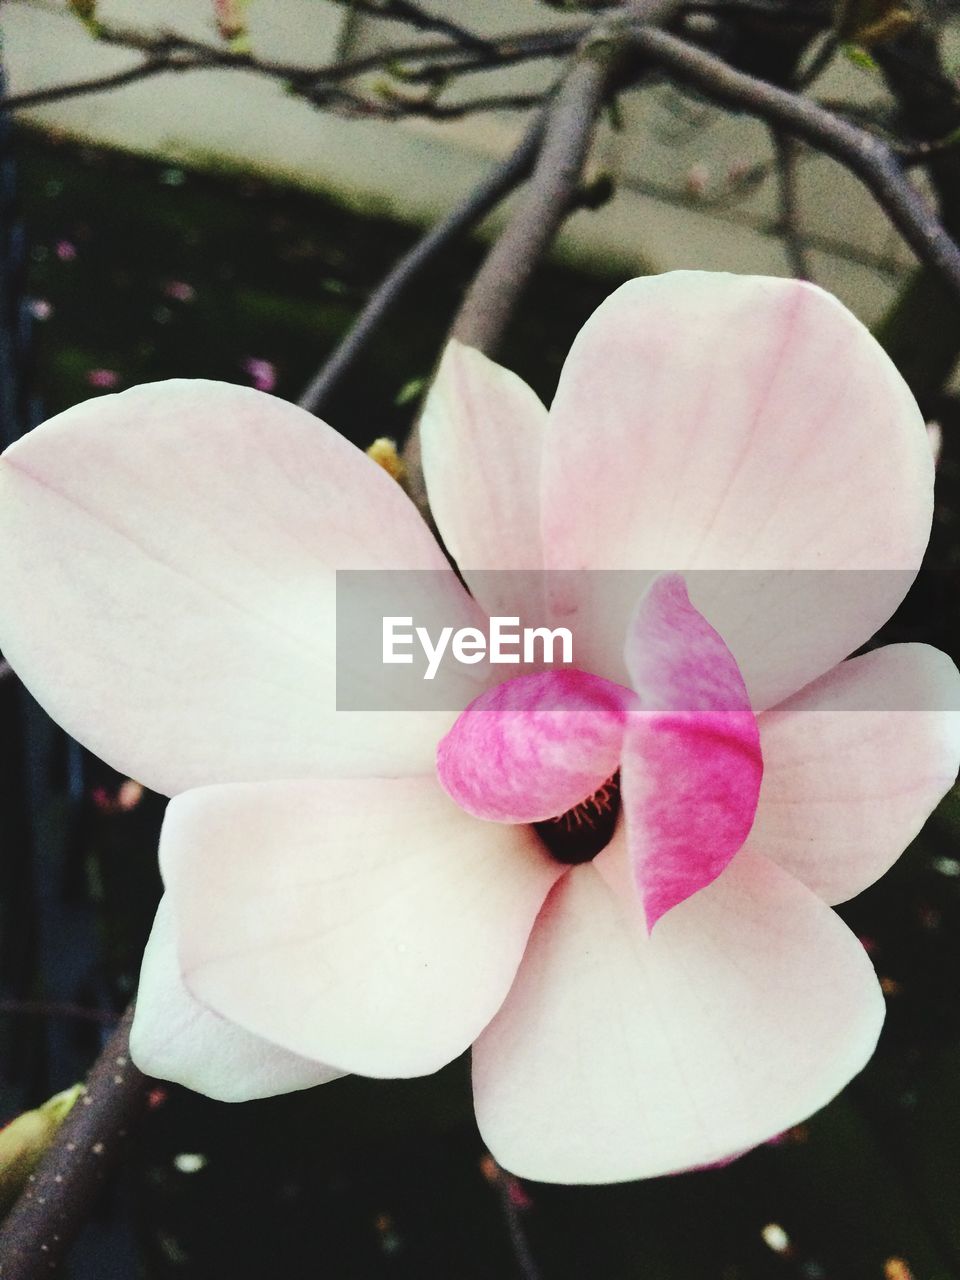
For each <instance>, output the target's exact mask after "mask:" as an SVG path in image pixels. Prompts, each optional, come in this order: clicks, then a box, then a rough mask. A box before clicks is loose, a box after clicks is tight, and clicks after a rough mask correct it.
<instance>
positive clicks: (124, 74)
mask: <svg viewBox="0 0 960 1280" xmlns="http://www.w3.org/2000/svg"><path fill="white" fill-rule="evenodd" d="M201 65H202V64H201V63H199V62H194V63H180V64H174V63H173V62H171V61H170V60H169V59H166V58H162V59H161V58H156V59H150V60H148V61H146V62H141V63H139V64H138V65H137V66H135V67H128V68H127V70H126V71H117V72H115V73H114V74H113V75H110V76H95V77H94V78H93V79H92V80H75V81H74V82H73V83H71V84H59V85H51V86H50V88H49V89H31V90H30V91H29V92H27V93H13V94H10V95H9V96H8V97H6V98H2V99H0V107H3V108H4V109H5V110H7V111H21V110H23V109H24V108H26V107H42V106H45V105H46V104H47V103H50V102H63V101H64V100H65V99H67V98H80V97H83V96H84V95H86V94H88V93H103V92H104V91H105V90H106V89H119V88H120V87H121V86H122V85H125V84H134V83H135V82H136V81H138V80H148V79H149V78H150V77H151V76H157V75H161V74H162V73H163V72H165V71H190V70H191V69H193V68H194V67H199V66H201Z"/></svg>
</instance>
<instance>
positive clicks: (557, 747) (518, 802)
mask: <svg viewBox="0 0 960 1280" xmlns="http://www.w3.org/2000/svg"><path fill="white" fill-rule="evenodd" d="M631 701H632V698H631V695H630V693H629V691H628V690H626V689H624V688H622V687H621V686H620V685H616V684H613V683H611V682H610V681H609V680H603V679H601V678H600V677H599V676H592V675H588V674H587V673H586V672H584V671H577V670H570V669H566V670H562V671H556V670H555V671H541V672H537V673H535V674H533V675H524V676H517V677H516V678H515V679H513V680H508V681H506V682H505V683H504V684H501V685H498V686H497V687H496V688H495V689H489V690H488V691H487V692H486V693H483V694H481V695H480V697H479V698H475V699H474V700H473V702H471V703H470V705H469V707H467V709H466V710H465V711H464V712H463V713H462V714H461V715H460V717H459V718H458V720H457V722H456V724H455V725H454V726H453V728H452V729H451V730H450V732H449V733H448V734H447V735H446V737H445V738H444V739H443V740H442V741H441V743H440V745H439V747H438V748H437V773H438V776H439V778H440V783H441V785H442V786H443V788H444V790H445V791H446V792H447V794H448V795H449V796H450V797H451V798H452V799H453V800H455V801H456V802H457V804H458V805H460V807H461V808H462V809H465V810H466V811H467V813H472V814H473V815H474V817H477V818H486V819H488V820H489V821H491V822H542V821H544V820H545V819H547V818H555V817H558V816H559V815H560V814H562V813H565V812H566V811H567V810H568V809H572V808H573V807H574V806H575V805H577V804H579V803H580V801H581V800H585V799H587V797H588V796H591V795H593V793H594V792H595V791H597V790H598V789H599V788H600V787H601V786H603V784H604V783H605V782H606V781H608V779H609V778H611V777H612V776H613V774H614V773H615V772H616V770H617V766H618V764H619V761H620V749H621V744H622V742H623V726H624V720H625V716H626V712H627V707H628V705H629V703H630V702H631Z"/></svg>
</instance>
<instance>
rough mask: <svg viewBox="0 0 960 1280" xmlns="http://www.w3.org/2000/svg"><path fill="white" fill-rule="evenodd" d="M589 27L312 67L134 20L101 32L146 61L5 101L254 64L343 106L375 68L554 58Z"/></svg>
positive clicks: (413, 73)
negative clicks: (151, 29) (350, 84)
mask: <svg viewBox="0 0 960 1280" xmlns="http://www.w3.org/2000/svg"><path fill="white" fill-rule="evenodd" d="M588 30H589V28H588V27H587V26H583V25H578V26H575V27H563V28H560V29H559V30H558V29H550V30H537V31H530V32H524V33H515V34H510V35H505V36H497V37H494V38H491V39H490V40H487V41H483V42H482V45H481V47H480V48H478V47H477V46H476V45H467V44H464V43H463V42H462V41H461V40H459V39H458V40H436V41H431V42H422V43H420V44H404V45H393V46H388V47H386V48H383V49H378V50H376V51H374V52H372V53H369V54H365V55H363V56H362V57H359V58H352V59H348V60H345V61H342V62H335V63H331V64H326V65H323V66H319V67H309V66H303V65H302V64H301V65H298V64H290V63H284V62H274V61H271V60H269V59H263V58H257V57H255V56H254V55H253V54H250V53H236V52H234V51H233V50H230V49H224V48H219V47H218V46H216V45H210V44H205V43H204V42H203V41H198V40H191V39H189V38H187V37H185V36H180V35H177V34H175V33H171V32H161V33H160V34H158V35H152V34H147V33H144V32H140V31H135V30H131V29H130V28H126V27H106V26H102V27H101V28H100V34H99V37H98V39H99V40H100V42H101V43H103V44H111V45H116V46H118V47H121V48H126V49H132V50H136V51H137V52H138V53H139V54H141V55H142V59H143V60H142V61H140V62H138V63H137V64H136V66H134V67H128V68H125V69H124V70H122V71H119V72H115V73H113V74H111V75H109V76H98V77H95V78H93V79H84V80H77V81H70V82H67V83H64V84H60V85H51V86H49V87H47V88H44V89H35V90H29V91H27V92H25V93H21V94H13V95H10V96H9V97H7V98H4V99H2V100H0V106H3V107H6V108H7V109H8V110H11V111H13V110H20V109H23V108H27V107H33V106H39V105H43V104H47V103H51V102H58V101H61V100H63V99H66V98H75V97H80V96H82V95H85V94H93V93H100V92H103V91H105V90H109V89H113V88H118V87H120V86H122V85H124V84H129V83H132V82H135V81H137V80H142V79H145V78H147V77H149V76H154V75H160V74H163V73H165V72H176V71H191V70H197V69H200V70H205V69H212V68H220V69H222V70H227V71H247V72H253V73H256V74H258V75H262V76H267V77H269V78H270V79H272V80H276V81H278V82H279V83H280V84H282V85H283V86H284V87H285V88H286V89H287V90H288V91H290V92H292V93H294V94H297V95H299V96H301V97H304V98H306V99H308V100H310V101H311V102H312V103H313V104H314V105H316V106H326V105H334V106H336V105H343V100H342V99H338V98H337V97H336V96H334V97H333V98H332V99H330V101H329V103H328V101H327V100H325V98H324V96H323V93H322V91H323V90H324V89H325V88H331V89H332V88H335V87H337V86H342V85H343V84H344V82H345V81H348V80H352V79H354V78H356V77H357V76H362V75H365V74H367V73H369V72H372V71H384V72H389V71H391V69H393V68H397V67H403V68H404V72H403V79H404V80H405V81H411V82H415V83H417V82H424V81H426V82H436V81H437V80H438V79H444V78H446V77H449V76H451V75H457V74H461V73H472V72H482V71H489V70H493V69H495V68H497V67H502V66H508V65H512V64H515V63H519V62H528V61H534V60H537V59H543V58H552V57H556V56H558V55H562V54H564V53H568V52H569V51H570V50H571V49H574V48H576V46H577V45H578V44H579V43H580V41H581V40H582V39H583V38H584V36H585V34H586V32H587V31H588ZM353 101H354V105H356V104H357V103H362V104H363V113H364V114H372V113H374V112H377V111H378V110H379V108H378V107H377V104H375V103H369V102H365V100H362V99H358V98H356V96H354V99H353Z"/></svg>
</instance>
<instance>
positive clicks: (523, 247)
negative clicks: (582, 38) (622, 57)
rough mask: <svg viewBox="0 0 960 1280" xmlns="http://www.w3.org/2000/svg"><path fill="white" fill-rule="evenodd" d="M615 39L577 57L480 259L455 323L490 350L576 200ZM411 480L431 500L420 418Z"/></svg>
mask: <svg viewBox="0 0 960 1280" xmlns="http://www.w3.org/2000/svg"><path fill="white" fill-rule="evenodd" d="M611 53H612V45H610V44H604V45H596V44H594V45H588V46H587V47H586V48H585V49H584V50H583V51H582V52H581V53H580V55H579V56H578V57H577V58H576V59H575V60H574V62H573V65H572V67H571V69H570V71H569V72H568V73H567V75H566V77H565V79H564V81H563V83H562V84H561V86H560V89H559V90H558V92H557V96H556V99H555V101H554V104H553V107H552V108H551V110H550V113H549V116H548V119H547V123H546V128H545V131H544V137H543V146H542V148H541V150H540V154H539V156H538V158H537V163H536V167H535V168H534V172H533V176H532V178H531V180H530V185H529V188H528V190H527V191H526V193H525V196H524V198H523V201H522V203H521V205H520V206H519V208H518V209H517V210H516V212H515V213H514V215H513V217H512V218H511V219H510V221H509V222H508V223H507V226H506V228H505V230H504V231H503V233H502V234H501V235H500V236H499V238H498V239H497V240H496V241H495V243H494V245H493V247H492V248H491V250H490V252H489V253H488V254H487V256H486V258H485V259H484V261H483V264H482V266H481V267H480V270H479V271H478V272H477V274H476V276H475V277H474V279H473V282H472V284H471V285H470V288H469V289H468V290H467V294H466V297H465V298H464V300H463V303H462V305H461V307H460V310H459V311H458V313H457V315H456V318H455V319H454V322H453V325H452V327H451V330H450V335H451V337H454V338H458V339H459V340H460V341H461V342H465V343H467V344H469V345H470V346H473V347H477V348H478V349H479V350H481V351H484V352H486V353H487V354H491V353H492V352H493V351H494V350H495V349H496V347H497V345H498V343H499V342H500V339H501V338H502V336H503V332H504V330H505V329H506V326H507V323H508V321H509V319H510V316H511V315H512V313H513V310H514V308H515V307H516V305H517V303H518V301H519V299H520V297H521V295H522V293H523V290H524V289H525V287H526V285H527V282H528V281H529V279H530V275H531V273H532V272H533V269H534V267H535V266H536V264H537V263H538V262H539V261H540V258H541V257H542V256H543V254H544V253H545V252H546V250H547V249H548V247H549V246H550V244H551V242H552V240H553V237H554V236H555V234H556V232H557V230H558V228H559V227H560V225H561V223H562V222H563V220H564V218H565V217H566V215H567V212H568V210H569V208H570V206H571V204H572V203H573V201H574V199H575V197H576V193H577V189H578V186H579V183H580V179H581V175H582V172H583V166H584V163H585V161H586V158H587V154H588V152H589V149H590V143H591V141H592V139H593V130H594V125H595V122H596V118H597V115H598V113H599V111H600V108H601V106H602V105H603V100H604V94H605V91H606V86H607V82H608V77H609V72H610V61H611ZM403 458H404V462H405V463H406V466H407V479H408V488H409V491H410V495H411V497H412V498H413V499H414V501H415V502H417V504H418V505H419V506H420V507H421V508H423V509H425V508H426V488H425V485H424V482H423V471H422V467H421V463H420V433H419V430H418V426H417V424H415V425H414V428H413V430H412V431H411V432H410V435H409V437H408V439H407V442H406V445H405V446H404V450H403Z"/></svg>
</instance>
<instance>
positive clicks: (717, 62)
mask: <svg viewBox="0 0 960 1280" xmlns="http://www.w3.org/2000/svg"><path fill="white" fill-rule="evenodd" d="M631 40H632V43H633V45H634V47H635V48H636V49H637V50H639V51H640V52H641V53H642V54H643V55H644V56H645V57H646V58H647V59H649V61H650V62H652V63H654V64H655V65H657V66H659V67H661V68H663V69H665V70H667V71H669V72H670V73H671V74H672V75H673V76H674V77H675V78H676V79H678V80H680V81H682V82H685V83H686V84H688V85H693V86H694V87H695V88H697V89H699V90H701V92H703V93H705V94H707V96H708V97H711V98H714V99H715V100H716V101H718V102H721V103H724V104H726V105H727V106H730V107H734V108H736V109H737V110H740V111H746V112H748V113H749V114H750V115H754V116H758V117H759V118H760V119H762V120H765V121H766V122H767V123H768V124H772V125H777V126H780V127H781V128H782V129H783V130H784V131H785V132H788V133H790V134H792V135H794V136H795V137H798V138H802V139H803V140H804V141H805V142H808V143H810V144H812V145H813V146H816V147H817V148H818V149H819V150H820V151H823V152H825V153H826V154H827V155H830V156H832V157H833V158H834V159H835V160H838V161H839V162H840V163H841V164H843V165H844V166H845V167H846V168H848V169H849V170H850V171H851V172H852V173H855V174H856V175H857V177H858V178H859V179H860V180H861V181H862V182H863V184H864V185H865V186H866V187H867V188H868V189H869V190H870V191H871V192H872V194H873V196H874V198H875V200H876V201H877V203H878V204H879V205H880V207H881V208H882V209H883V210H884V212H885V213H886V215H887V217H888V218H889V219H890V221H891V222H892V223H893V225H894V226H895V227H896V228H897V230H898V231H899V232H900V234H901V235H902V236H903V238H904V239H905V240H906V241H907V243H908V244H909V245H910V247H911V248H912V249H913V251H914V253H915V254H916V255H917V257H918V258H919V259H920V260H921V261H922V262H924V263H926V264H927V265H928V266H930V267H932V268H934V269H935V270H936V271H937V272H938V273H939V274H940V275H941V277H942V278H943V280H944V281H945V283H946V284H947V285H948V286H949V288H950V290H951V291H952V292H953V293H954V295H956V296H957V297H960V249H958V248H957V245H956V244H955V243H954V241H953V240H952V239H951V238H950V236H949V235H947V233H946V231H945V230H944V228H943V226H942V225H941V223H940V221H939V219H938V218H937V215H936V213H935V212H934V210H933V209H932V208H931V206H930V205H929V204H928V202H927V201H926V200H925V199H924V197H923V196H922V195H921V194H920V192H919V191H917V190H916V188H915V187H913V186H912V185H911V183H910V181H909V179H908V178H907V177H906V175H905V173H904V170H903V168H902V167H901V165H900V162H899V161H898V159H897V157H896V154H895V153H894V151H893V150H892V149H891V148H890V147H889V146H888V145H887V144H886V143H885V142H883V141H881V140H880V139H879V138H876V137H874V136H873V135H872V134H870V133H867V132H865V131H864V130H863V129H858V128H857V127H856V126H855V125H852V124H850V123H849V122H848V121H846V120H843V119H841V118H840V117H839V116H835V115H832V114H831V113H830V112H829V111H825V110H824V109H823V107H821V106H819V105H818V104H817V103H816V102H813V101H812V100H810V99H809V98H803V97H800V96H799V95H798V94H795V93H791V92H789V91H788V90H786V89H780V88H778V87H777V86H776V85H772V84H768V83H767V82H766V81H764V80H759V79H757V78H756V77H755V76H751V75H747V74H746V73H745V72H743V71H737V70H735V69H734V68H733V67H731V66H729V65H728V64H727V63H726V62H724V61H723V60H722V59H721V58H717V57H715V56H714V55H713V54H710V53H706V52H705V51H704V50H702V49H697V48H696V47H694V46H693V45H690V44H688V43H687V42H686V41H684V40H681V39H679V38H678V37H677V36H674V35H671V34H670V33H669V32H666V31H660V30H657V29H655V28H653V27H639V28H633V29H632V30H631Z"/></svg>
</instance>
